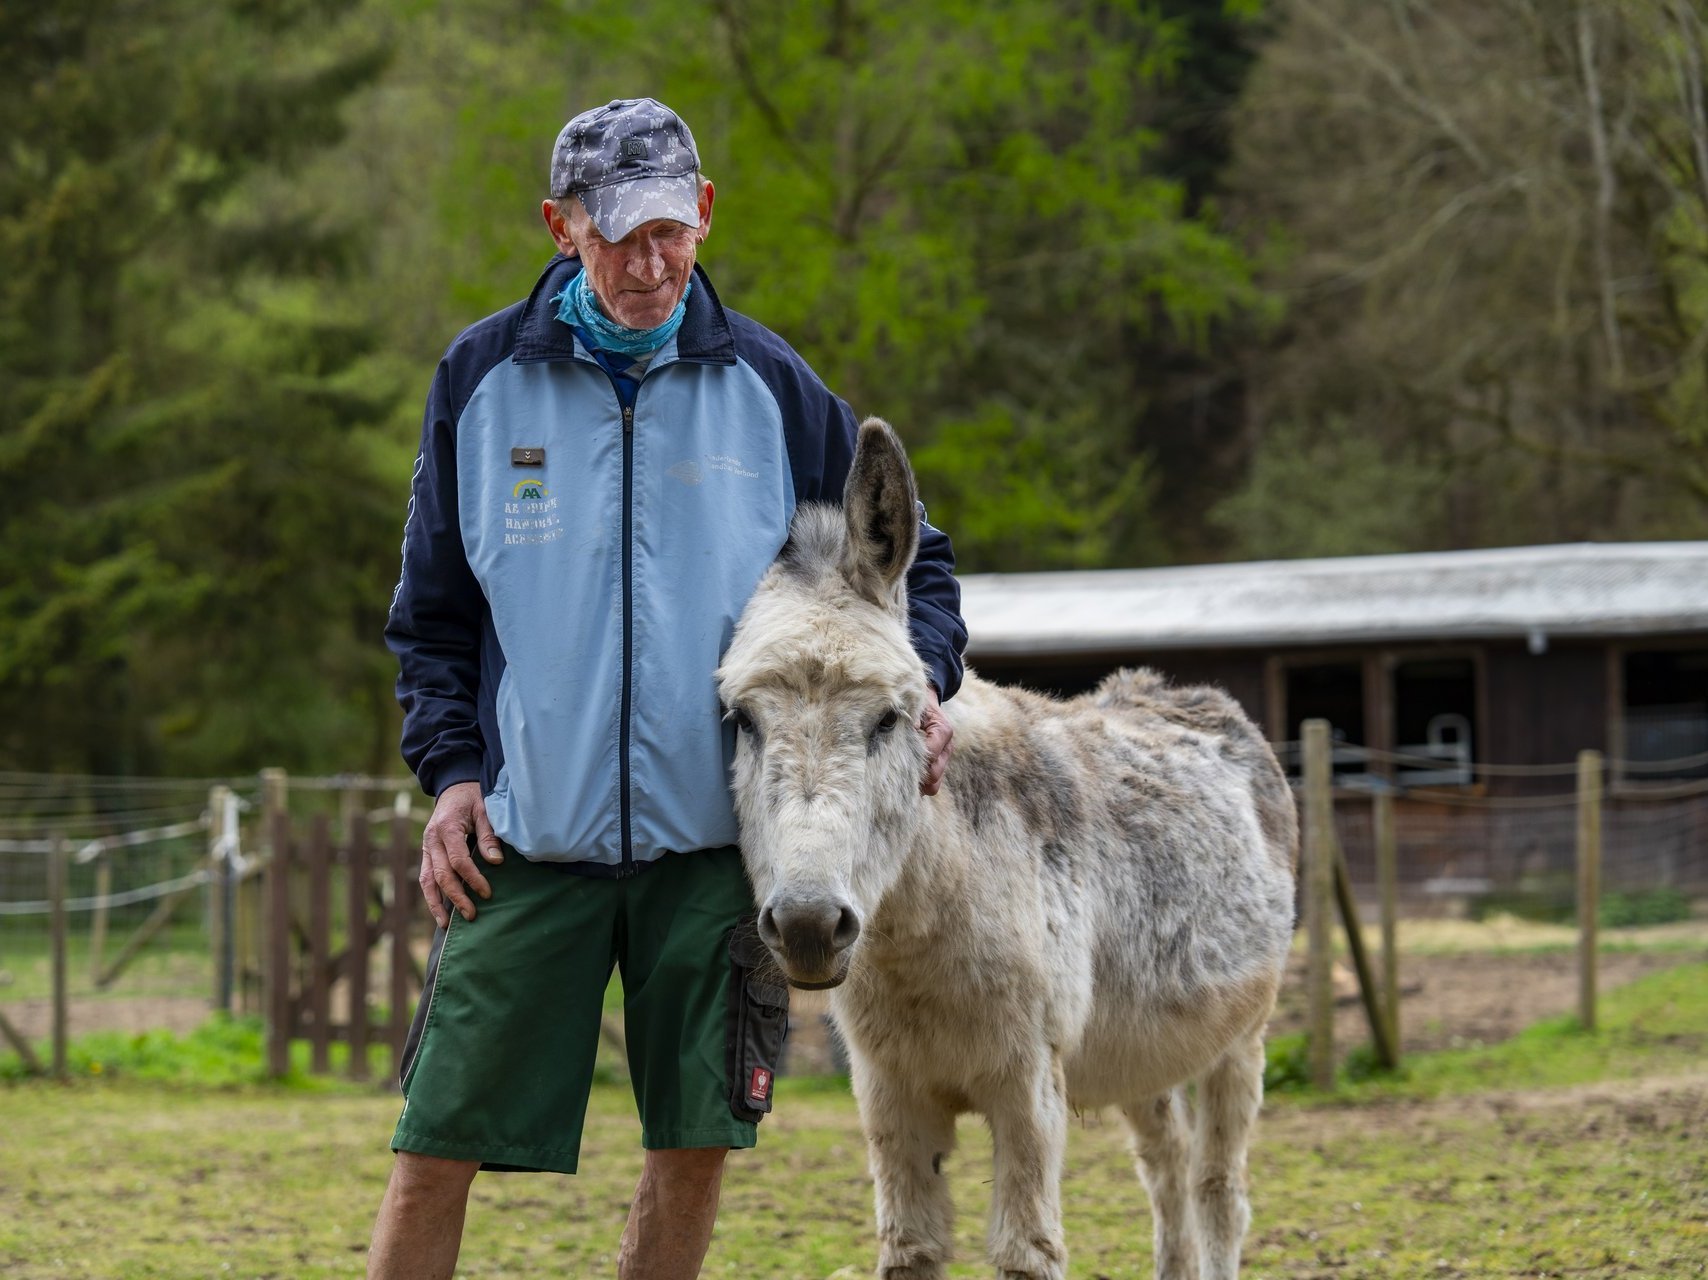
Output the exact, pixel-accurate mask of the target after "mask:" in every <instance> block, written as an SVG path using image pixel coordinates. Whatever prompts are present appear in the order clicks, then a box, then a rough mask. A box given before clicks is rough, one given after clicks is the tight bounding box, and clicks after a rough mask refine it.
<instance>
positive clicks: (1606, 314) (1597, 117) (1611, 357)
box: [1577, 0, 1625, 386]
mask: <svg viewBox="0 0 1708 1280" xmlns="http://www.w3.org/2000/svg"><path fill="white" fill-rule="evenodd" d="M1577 37H1578V61H1579V64H1580V67H1581V69H1582V72H1583V90H1584V99H1585V102H1586V104H1587V106H1588V108H1589V114H1588V117H1587V125H1588V129H1589V149H1590V156H1591V158H1592V161H1593V163H1594V165H1595V273H1596V284H1597V286H1598V288H1599V290H1600V293H1601V335H1602V340H1603V341H1604V342H1605V343H1606V344H1607V370H1608V378H1609V380H1610V381H1611V382H1612V383H1613V384H1614V385H1615V386H1617V385H1619V384H1620V383H1621V382H1623V381H1624V380H1625V353H1624V342H1623V341H1622V340H1621V338H1620V334H1619V311H1618V303H1617V300H1616V299H1615V297H1614V281H1613V245H1612V223H1613V200H1614V197H1615V195H1616V194H1617V185H1616V182H1617V180H1616V178H1615V176H1614V173H1613V161H1612V158H1611V156H1610V155H1609V153H1608V146H1607V119H1606V116H1605V115H1604V114H1603V112H1604V107H1603V104H1602V100H1601V77H1600V74H1599V71H1598V69H1597V67H1596V50H1595V29H1594V26H1593V24H1592V22H1591V20H1590V15H1589V6H1588V5H1587V4H1586V3H1583V2H1582V0H1580V3H1579V5H1578V22H1577Z"/></svg>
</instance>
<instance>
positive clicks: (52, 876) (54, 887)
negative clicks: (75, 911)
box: [47, 835, 71, 1080]
mask: <svg viewBox="0 0 1708 1280" xmlns="http://www.w3.org/2000/svg"><path fill="white" fill-rule="evenodd" d="M52 844H53V848H52V850H51V851H50V852H49V853H48V855H47V856H48V859H49V861H48V864H47V886H48V887H47V896H48V902H49V904H50V908H49V909H50V911H51V926H52V929H53V1074H54V1078H55V1079H56V1080H64V1079H65V1078H66V1076H67V1075H68V1074H69V1073H68V1069H67V1066H66V1035H67V1032H66V1021H67V1019H68V1017H69V1010H68V1007H67V1002H66V996H65V976H66V975H65V933H66V923H65V880H66V872H67V871H68V870H69V869H70V864H71V846H70V845H69V844H68V843H66V840H65V837H64V836H58V835H56V836H55V837H54V838H53V841H52Z"/></svg>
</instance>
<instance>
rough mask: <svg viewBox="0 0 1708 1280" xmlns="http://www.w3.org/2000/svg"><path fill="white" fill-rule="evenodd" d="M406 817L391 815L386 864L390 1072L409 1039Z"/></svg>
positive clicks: (411, 881) (411, 903) (411, 895)
mask: <svg viewBox="0 0 1708 1280" xmlns="http://www.w3.org/2000/svg"><path fill="white" fill-rule="evenodd" d="M412 852H413V850H412V849H411V848H410V841H409V818H408V816H407V815H406V814H402V813H394V814H393V815H392V818H391V841H390V844H389V846H388V848H387V850H386V864H387V867H388V869H389V871H390V872H391V874H390V876H389V879H390V880H391V991H390V993H389V995H388V999H389V1000H390V1001H391V1026H390V1028H389V1031H390V1034H389V1037H388V1038H389V1039H390V1041H391V1069H392V1071H393V1073H396V1072H398V1071H399V1069H400V1068H401V1067H402V1065H403V1046H404V1043H405V1041H407V1040H408V1038H409V1014H410V1009H409V969H410V963H411V961H410V955H409V922H410V920H411V919H413V918H414V915H415V892H416V882H415V876H414V874H413V871H414V868H413V867H412V866H411V858H410V854H411V853H412Z"/></svg>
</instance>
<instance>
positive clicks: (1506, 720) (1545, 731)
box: [1477, 640, 1608, 764]
mask: <svg viewBox="0 0 1708 1280" xmlns="http://www.w3.org/2000/svg"><path fill="white" fill-rule="evenodd" d="M1484 654H1485V658H1484V672H1485V676H1484V680H1485V685H1484V694H1483V705H1484V706H1485V708H1486V709H1487V710H1486V716H1487V724H1486V725H1485V726H1484V728H1483V739H1484V742H1483V746H1482V748H1480V749H1479V751H1478V753H1477V754H1478V755H1479V757H1480V758H1481V759H1483V760H1487V761H1492V762H1494V763H1497V764H1557V763H1559V762H1560V761H1565V760H1572V759H1575V758H1576V757H1577V753H1578V752H1580V751H1592V750H1593V751H1605V750H1607V746H1608V743H1607V713H1608V688H1607V643H1606V641H1602V640H1597V641H1595V642H1593V643H1588V644H1551V645H1549V647H1548V650H1547V652H1546V653H1540V654H1532V653H1530V652H1529V651H1528V650H1527V649H1526V648H1525V647H1524V646H1523V645H1493V644H1491V645H1486V646H1485V647H1484Z"/></svg>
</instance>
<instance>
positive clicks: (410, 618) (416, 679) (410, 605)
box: [385, 354, 486, 796]
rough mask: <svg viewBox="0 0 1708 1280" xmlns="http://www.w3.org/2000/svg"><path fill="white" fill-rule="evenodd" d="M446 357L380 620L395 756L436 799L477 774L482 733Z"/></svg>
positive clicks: (479, 600)
mask: <svg viewBox="0 0 1708 1280" xmlns="http://www.w3.org/2000/svg"><path fill="white" fill-rule="evenodd" d="M459 408H460V406H458V405H457V404H456V403H455V400H454V395H453V391H452V379H451V373H450V356H449V354H447V357H446V359H445V360H444V361H441V362H440V364H439V369H438V372H437V373H436V374H435V375H434V378H433V387H432V390H431V392H430V393H429V394H428V397H427V413H426V419H425V421H424V422H423V424H422V428H421V453H420V455H419V456H418V457H417V458H416V461H415V476H414V480H413V481H412V484H411V493H410V498H409V514H408V517H407V518H406V520H405V522H404V526H403V569H402V573H401V575H400V576H399V578H398V583H397V591H396V593H395V594H394V595H393V596H392V602H391V613H390V615H389V616H388V617H387V619H386V628H385V639H386V644H387V645H388V646H389V647H390V649H391V651H392V652H393V653H395V654H396V655H397V660H398V677H397V700H398V702H399V704H400V705H401V706H402V707H403V758H404V761H405V762H406V763H407V764H408V765H409V767H410V768H411V769H412V770H413V771H414V772H415V776H416V777H417V778H419V779H420V781H421V789H422V790H423V791H425V792H426V793H427V794H428V795H432V796H436V795H438V794H439V793H440V792H441V791H443V790H444V789H445V788H446V787H448V786H450V785H452V784H453V783H457V782H469V781H476V780H478V779H479V778H480V772H481V748H482V738H481V732H480V723H479V719H478V714H477V709H476V691H477V687H478V680H479V675H480V635H481V626H482V617H483V609H484V605H485V600H486V597H485V595H484V594H483V593H482V591H481V589H480V584H479V583H478V582H477V581H476V580H475V577H474V574H473V572H472V571H471V570H470V569H469V565H468V560H467V558H466V557H465V556H464V554H463V539H462V530H461V526H460V525H459V523H458V514H457V439H456V419H457V410H458V409H459Z"/></svg>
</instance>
